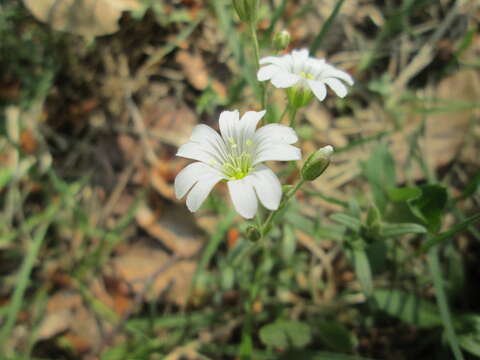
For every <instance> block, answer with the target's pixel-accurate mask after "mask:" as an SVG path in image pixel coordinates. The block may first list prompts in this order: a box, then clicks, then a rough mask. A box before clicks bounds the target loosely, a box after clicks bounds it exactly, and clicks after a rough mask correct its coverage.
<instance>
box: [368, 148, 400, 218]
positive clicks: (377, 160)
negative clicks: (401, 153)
mask: <svg viewBox="0 0 480 360" xmlns="http://www.w3.org/2000/svg"><path fill="white" fill-rule="evenodd" d="M361 168H362V173H363V175H364V176H365V177H366V178H367V180H368V183H369V185H370V188H371V189H372V192H373V197H374V199H375V203H376V205H377V206H378V208H379V210H380V211H384V210H385V207H386V204H387V200H388V196H387V192H388V190H389V189H391V188H394V187H395V186H396V173H395V161H394V159H393V156H392V154H391V153H390V151H389V149H388V147H387V145H386V144H383V143H381V144H379V145H378V146H377V147H376V148H375V149H374V150H373V152H372V154H371V156H370V158H369V159H368V160H367V161H366V162H364V163H362V164H361Z"/></svg>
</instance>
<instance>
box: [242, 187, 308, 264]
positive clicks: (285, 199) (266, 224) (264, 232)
mask: <svg viewBox="0 0 480 360" xmlns="http://www.w3.org/2000/svg"><path fill="white" fill-rule="evenodd" d="M304 183H305V180H303V179H301V180H300V181H299V182H298V183H297V184H296V185H295V186H294V187H293V188H292V189H290V190H289V191H288V192H287V194H286V195H285V196H284V197H283V200H282V202H281V203H280V205H279V207H278V209H277V210H275V211H272V212H270V214H269V215H268V217H267V219H266V220H265V222H264V223H263V225H259V226H258V227H259V231H260V233H261V238H260V239H259V240H258V241H257V242H255V243H254V244H252V245H251V246H250V247H249V248H247V249H246V250H245V252H244V253H243V254H241V255H240V256H239V257H237V258H236V259H235V261H234V263H233V266H234V267H236V266H237V265H239V264H241V263H242V261H243V260H244V259H245V258H247V257H249V256H250V255H251V254H253V253H254V252H255V251H256V250H257V249H258V248H259V247H260V246H262V245H264V243H265V242H266V240H265V238H266V237H267V235H268V234H269V232H270V230H271V225H272V222H273V220H274V219H275V216H276V215H277V214H278V213H279V212H280V211H282V210H283V208H284V207H285V205H286V204H287V202H288V201H289V200H290V199H291V198H292V196H293V195H294V194H295V193H296V192H297V190H298V189H299V188H300V187H301V186H302V185H303V184H304Z"/></svg>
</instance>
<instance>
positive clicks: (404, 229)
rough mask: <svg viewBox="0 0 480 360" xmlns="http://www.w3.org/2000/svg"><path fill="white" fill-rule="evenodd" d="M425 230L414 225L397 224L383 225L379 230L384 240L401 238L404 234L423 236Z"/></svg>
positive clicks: (423, 227) (420, 226)
mask: <svg viewBox="0 0 480 360" xmlns="http://www.w3.org/2000/svg"><path fill="white" fill-rule="evenodd" d="M426 232H427V229H426V228H425V226H422V225H420V224H415V223H399V224H387V223H384V224H383V227H382V229H381V230H380V235H381V236H382V237H384V238H390V237H395V236H401V235H406V234H425V233H426Z"/></svg>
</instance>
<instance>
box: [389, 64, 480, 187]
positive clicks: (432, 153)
mask: <svg viewBox="0 0 480 360" xmlns="http://www.w3.org/2000/svg"><path fill="white" fill-rule="evenodd" d="M431 97H433V98H436V99H439V102H438V106H440V107H442V101H447V102H448V103H451V102H453V103H454V102H458V103H459V104H468V103H470V104H475V103H476V102H477V101H478V99H479V98H480V75H479V73H478V72H476V71H474V70H466V71H462V72H457V73H455V74H454V75H451V76H449V77H447V78H445V79H443V80H442V81H441V82H440V83H439V84H438V86H437V87H436V89H435V90H434V91H433V94H431ZM433 106H435V104H433ZM473 115H474V112H473V111H472V110H468V109H467V110H458V111H454V112H451V111H447V112H439V113H434V114H430V115H427V117H426V119H425V136H424V137H422V138H420V139H419V143H420V147H421V149H422V153H423V155H424V156H425V159H426V161H427V164H428V167H429V169H430V170H432V171H434V170H435V169H437V168H439V167H441V166H444V165H446V164H448V163H449V162H450V161H452V160H453V159H454V158H455V156H456V155H457V154H458V153H459V151H460V150H461V148H462V146H463V144H464V143H465V139H466V138H467V135H468V130H469V127H470V123H471V119H472V116H473ZM422 119H423V116H422V115H418V114H414V115H412V116H411V117H410V119H409V120H408V125H407V126H406V127H405V129H404V130H403V131H402V132H400V133H398V134H395V135H394V136H392V139H391V140H392V148H391V151H392V154H393V155H394V157H395V159H396V161H397V167H398V168H397V170H398V173H399V174H400V175H401V176H402V177H403V178H404V177H405V174H404V173H405V171H404V166H405V164H406V163H407V162H408V161H409V158H408V155H409V138H410V137H411V136H412V134H413V132H414V131H416V130H417V129H418V126H419V125H420V124H421V121H422ZM411 176H412V177H413V178H414V179H420V178H422V177H423V176H424V174H423V171H422V170H421V169H420V167H419V166H416V167H415V168H414V169H413V172H412V174H411Z"/></svg>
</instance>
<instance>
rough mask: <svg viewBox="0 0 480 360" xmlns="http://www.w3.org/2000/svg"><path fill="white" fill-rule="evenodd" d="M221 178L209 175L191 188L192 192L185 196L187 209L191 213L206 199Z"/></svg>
mask: <svg viewBox="0 0 480 360" xmlns="http://www.w3.org/2000/svg"><path fill="white" fill-rule="evenodd" d="M222 178H223V177H222V176H219V175H214V174H211V175H210V176H204V177H202V178H201V179H200V180H198V182H197V183H196V184H195V185H194V186H193V188H192V190H190V192H189V193H188V196H187V208H188V210H190V211H191V212H195V211H197V210H198V208H199V207H200V206H201V205H202V203H203V202H204V201H205V199H206V198H207V196H208V194H210V191H212V188H213V187H214V186H215V184H216V183H218V182H219V181H220V180H221V179H222Z"/></svg>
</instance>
